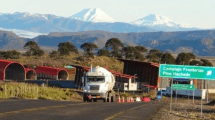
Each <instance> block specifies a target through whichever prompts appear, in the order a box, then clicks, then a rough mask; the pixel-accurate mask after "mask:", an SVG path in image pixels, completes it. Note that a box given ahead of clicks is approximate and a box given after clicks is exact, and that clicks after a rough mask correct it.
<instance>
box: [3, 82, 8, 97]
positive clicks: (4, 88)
mask: <svg viewBox="0 0 215 120" xmlns="http://www.w3.org/2000/svg"><path fill="white" fill-rule="evenodd" d="M4 89H5V98H6V96H7V87H6V84H5V85H4Z"/></svg>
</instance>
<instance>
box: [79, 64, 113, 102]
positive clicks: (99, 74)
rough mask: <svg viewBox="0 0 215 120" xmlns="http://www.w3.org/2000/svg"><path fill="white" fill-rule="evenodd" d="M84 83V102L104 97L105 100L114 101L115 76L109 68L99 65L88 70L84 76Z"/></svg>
mask: <svg viewBox="0 0 215 120" xmlns="http://www.w3.org/2000/svg"><path fill="white" fill-rule="evenodd" d="M82 83H83V84H84V86H85V87H84V88H83V89H84V92H83V100H84V102H86V101H90V102H96V101H97V100H98V99H102V100H103V101H104V102H114V101H115V92H114V91H113V87H114V85H115V78H114V76H113V74H112V73H111V72H109V71H108V70H107V69H105V68H103V67H100V66H97V67H96V68H92V66H91V71H90V72H87V73H86V75H85V77H83V78H82Z"/></svg>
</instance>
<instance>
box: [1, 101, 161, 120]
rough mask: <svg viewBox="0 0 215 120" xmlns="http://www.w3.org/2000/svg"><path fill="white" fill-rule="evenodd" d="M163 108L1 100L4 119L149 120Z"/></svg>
mask: <svg viewBox="0 0 215 120" xmlns="http://www.w3.org/2000/svg"><path fill="white" fill-rule="evenodd" d="M160 106H162V104H161V103H160V102H158V101H152V102H150V103H144V102H134V103H117V102H116V103H104V102H93V103H91V102H86V103H84V102H70V101H49V100H26V99H8V100H3V99H0V120H131V119H132V120H144V119H146V120H148V119H150V116H151V115H152V114H154V113H155V112H156V110H157V109H158V108H159V107H160Z"/></svg>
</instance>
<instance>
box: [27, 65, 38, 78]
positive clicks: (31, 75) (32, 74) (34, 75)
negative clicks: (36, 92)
mask: <svg viewBox="0 0 215 120" xmlns="http://www.w3.org/2000/svg"><path fill="white" fill-rule="evenodd" d="M25 71H26V80H36V79H37V73H36V71H35V70H34V69H30V68H25Z"/></svg>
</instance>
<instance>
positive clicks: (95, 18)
mask: <svg viewBox="0 0 215 120" xmlns="http://www.w3.org/2000/svg"><path fill="white" fill-rule="evenodd" d="M69 18H71V19H76V20H82V21H87V22H114V19H113V18H111V17H110V16H108V15H107V14H106V13H105V12H104V11H102V10H101V9H99V8H94V9H83V10H82V11H80V12H78V13H76V14H74V15H72V16H71V17H69Z"/></svg>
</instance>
